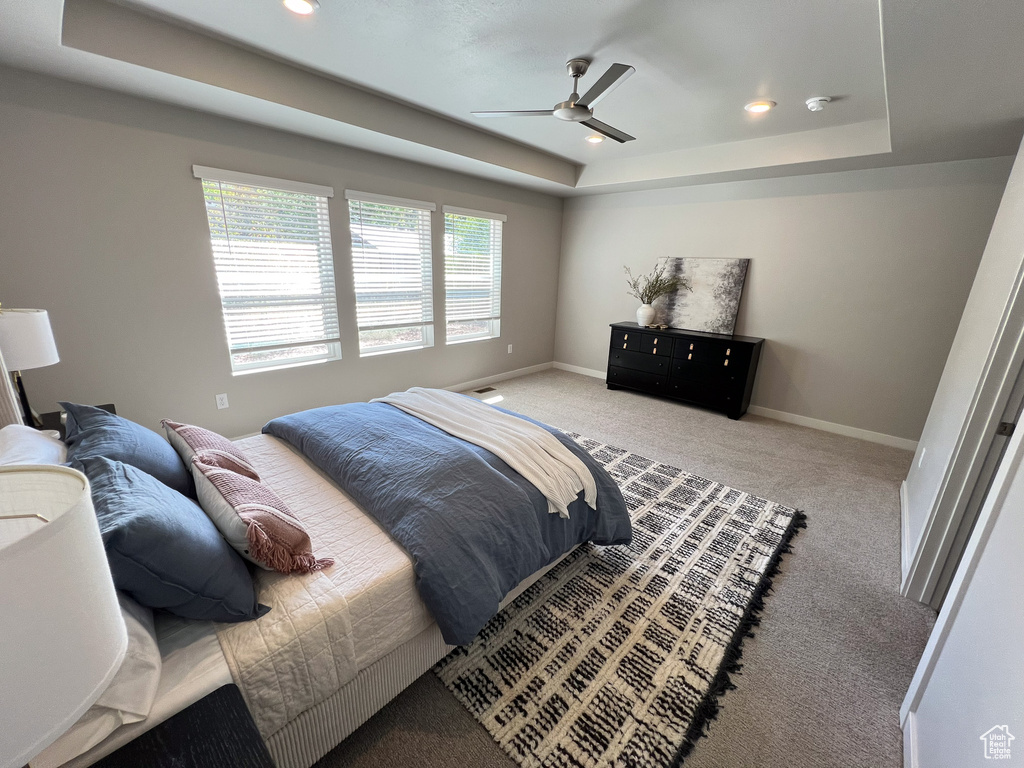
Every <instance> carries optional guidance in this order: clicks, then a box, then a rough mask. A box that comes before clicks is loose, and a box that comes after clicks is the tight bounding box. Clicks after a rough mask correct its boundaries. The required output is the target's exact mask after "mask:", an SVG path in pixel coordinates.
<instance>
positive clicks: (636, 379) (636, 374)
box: [608, 365, 668, 394]
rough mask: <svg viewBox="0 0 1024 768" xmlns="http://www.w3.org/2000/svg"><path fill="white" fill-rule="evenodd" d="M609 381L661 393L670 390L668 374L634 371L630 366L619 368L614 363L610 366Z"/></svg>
mask: <svg viewBox="0 0 1024 768" xmlns="http://www.w3.org/2000/svg"><path fill="white" fill-rule="evenodd" d="M608 383H609V384H614V385H616V386H619V387H633V388H635V389H644V390H647V391H648V392H655V393H661V394H665V393H667V392H668V376H659V375H658V374H656V373H648V372H647V371H634V370H631V369H629V368H617V367H615V366H613V365H609V366H608Z"/></svg>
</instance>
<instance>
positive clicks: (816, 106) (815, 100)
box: [806, 96, 832, 112]
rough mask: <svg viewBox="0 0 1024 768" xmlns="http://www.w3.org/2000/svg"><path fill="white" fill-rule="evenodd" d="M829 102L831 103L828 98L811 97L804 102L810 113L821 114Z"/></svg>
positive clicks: (830, 99)
mask: <svg viewBox="0 0 1024 768" xmlns="http://www.w3.org/2000/svg"><path fill="white" fill-rule="evenodd" d="M830 101H832V98H831V97H830V96H812V97H811V98H809V99H808V100H807V101H806V104H807V108H808V109H809V110H811V112H821V110H823V109H824V108H825V105H826V104H828V103H829V102H830Z"/></svg>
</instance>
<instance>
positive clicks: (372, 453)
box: [263, 403, 632, 645]
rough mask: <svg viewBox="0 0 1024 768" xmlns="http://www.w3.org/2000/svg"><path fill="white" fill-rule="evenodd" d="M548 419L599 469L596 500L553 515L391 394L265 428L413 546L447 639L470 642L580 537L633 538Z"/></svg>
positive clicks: (607, 487)
mask: <svg viewBox="0 0 1024 768" xmlns="http://www.w3.org/2000/svg"><path fill="white" fill-rule="evenodd" d="M514 415H517V416H518V415H519V414H514ZM521 418H526V417H525V416H522V417H521ZM527 421H532V419H527ZM534 423H535V424H536V423H539V422H534ZM540 426H543V427H545V429H548V430H549V431H550V432H552V433H553V434H554V435H555V436H556V437H558V439H559V440H560V441H561V442H562V443H564V444H565V445H566V446H567V447H568V448H569V450H571V451H572V452H573V453H574V454H576V455H577V456H579V457H580V458H581V459H582V460H583V461H584V462H585V463H586V464H587V466H588V467H589V468H590V470H591V471H592V472H593V474H594V480H595V481H596V482H597V490H598V493H597V510H596V511H595V510H592V509H590V508H589V507H588V506H587V505H586V503H585V502H584V501H583V499H582V494H581V497H580V498H578V499H577V500H576V501H575V502H573V503H572V504H571V505H570V506H569V519H567V520H566V519H563V518H561V517H559V516H558V515H552V514H549V513H548V504H547V500H546V499H545V498H544V496H543V494H541V492H540V491H538V490H537V489H536V488H535V487H534V486H533V485H532V484H530V483H529V482H527V481H526V480H525V479H524V478H523V477H522V476H521V475H520V474H519V473H518V472H516V471H514V470H513V469H511V468H510V467H509V466H508V465H507V464H506V463H505V462H504V461H502V460H501V459H499V458H497V457H496V456H494V454H492V453H490V452H488V451H486V450H484V449H483V448H479V447H478V446H475V445H472V444H471V443H467V442H465V441H464V440H460V439H458V438H455V437H452V436H451V435H449V434H447V433H446V432H444V431H442V430H440V429H438V428H437V427H434V426H432V425H430V424H427V423H426V422H423V421H421V420H419V419H417V418H416V417H414V416H410V415H409V414H407V413H405V412H404V411H401V410H399V409H398V408H395V407H394V406H391V405H387V404H385V403H352V404H349V405H336V406H329V407H326V408H315V409H313V410H309V411H303V412H301V413H295V414H291V415H289V416H283V417H281V418H279V419H274V420H273V421H271V422H269V423H268V424H267V425H266V426H265V427H264V428H263V431H264V432H265V433H266V434H269V435H274V436H275V437H279V438H281V439H283V440H287V441H288V442H289V443H291V444H292V445H293V446H295V448H297V449H298V450H299V451H300V452H301V453H302V454H303V455H304V456H306V458H308V459H309V460H310V461H312V462H313V463H314V464H316V465H317V466H318V467H320V469H322V470H323V471H324V472H326V473H327V474H328V475H330V476H331V477H332V478H333V479H334V480H335V482H337V483H338V485H339V486H340V487H341V488H343V489H344V490H345V492H346V493H348V494H349V495H350V496H351V497H352V498H353V499H355V500H356V502H358V503H359V505H360V506H361V507H362V508H363V509H364V510H366V511H367V512H369V513H370V514H371V515H373V516H374V517H375V518H376V519H377V520H378V521H379V522H380V523H381V525H383V526H384V527H385V529H387V531H388V532H389V533H390V534H391V535H392V537H394V538H395V539H396V540H397V541H398V542H399V543H400V544H401V545H402V546H403V547H405V549H406V550H407V551H408V552H409V554H410V555H411V556H412V559H413V563H414V568H415V572H416V585H417V588H418V589H419V592H420V595H421V597H422V598H423V601H424V602H425V603H426V605H427V607H428V608H429V609H430V611H431V613H432V614H433V616H434V619H435V620H436V621H437V624H438V626H439V627H440V628H441V632H442V634H443V635H444V639H445V641H446V642H447V643H449V644H452V645H465V644H467V643H469V642H470V641H471V640H472V639H473V638H474V637H475V636H476V634H477V633H478V632H479V631H480V629H481V628H482V627H483V626H484V624H486V623H487V621H488V619H490V618H491V617H492V616H493V615H494V614H495V613H497V611H498V603H499V602H501V600H502V599H503V598H504V597H505V595H507V594H508V593H509V591H511V590H512V589H513V588H514V587H515V586H516V585H517V584H519V582H520V581H522V580H523V579H525V578H526V577H527V576H529V575H531V574H532V573H534V572H536V571H538V570H539V569H541V568H543V567H544V566H545V565H548V564H549V563H552V562H554V561H555V560H557V559H558V558H559V557H561V556H562V555H563V554H564V553H566V552H568V551H569V550H571V549H572V548H573V547H575V546H576V545H577V544H580V543H582V542H584V541H592V542H594V543H596V544H625V543H628V542H629V541H630V539H631V537H632V530H631V528H630V523H629V515H628V514H627V511H626V505H625V502H624V501H623V499H622V494H621V493H620V491H619V488H618V486H617V485H616V484H615V481H614V480H612V478H611V477H610V476H609V475H608V473H607V472H606V471H605V470H604V468H603V467H601V466H600V465H599V464H598V463H597V462H596V461H594V459H593V458H591V456H590V455H589V454H588V453H587V452H586V451H584V450H583V449H582V448H580V447H579V446H578V445H576V443H575V442H574V441H573V440H571V439H570V438H568V437H566V436H565V435H563V434H562V433H561V432H558V431H557V430H555V429H552V428H550V427H546V426H545V425H543V424H541V425H540Z"/></svg>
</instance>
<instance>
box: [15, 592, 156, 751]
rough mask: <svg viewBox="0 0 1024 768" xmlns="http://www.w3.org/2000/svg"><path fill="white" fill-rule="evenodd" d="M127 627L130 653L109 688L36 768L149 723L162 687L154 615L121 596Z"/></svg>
mask: <svg viewBox="0 0 1024 768" xmlns="http://www.w3.org/2000/svg"><path fill="white" fill-rule="evenodd" d="M117 598H118V600H119V601H120V603H121V616H122V617H124V623H125V626H126V627H127V628H128V651H127V652H126V653H125V656H124V661H123V662H121V667H120V668H119V669H118V670H117V674H115V675H114V678H113V680H111V681H110V685H109V686H108V687H107V689H106V690H105V691H104V692H103V693H102V694H100V697H99V698H98V699H97V700H96V703H94V704H93V705H92V706H91V707H90V708H89V709H87V710H86V711H85V714H84V715H82V717H81V718H79V720H78V722H77V723H75V724H74V725H73V726H71V728H70V729H68V731H67V732H66V733H65V734H64V735H63V736H61V737H60V738H59V739H57V740H56V741H55V742H53V744H51V745H50V746H48V747H47V748H46V749H44V750H43V751H42V752H41V753H40V754H39V755H38V756H37V757H35V758H34V759H33V760H32V768H56V767H57V766H59V765H63V764H64V763H66V762H68V761H69V760H72V759H74V758H76V757H78V756H79V755H81V754H83V753H84V752H87V751H89V750H90V749H92V748H93V747H94V746H96V745H97V744H99V743H100V742H101V741H103V740H104V739H105V738H107V736H109V735H110V734H111V733H113V732H114V731H116V730H117V729H118V728H120V727H121V726H122V725H126V724H127V723H137V722H139V721H140V720H145V719H146V716H147V715H148V714H149V710H150V709H152V707H153V700H154V699H155V698H156V690H157V686H158V685H159V684H160V670H161V661H160V647H159V646H158V645H157V642H156V629H155V627H154V625H153V611H152V610H150V609H149V608H146V607H145V606H142V605H139V604H138V603H136V602H135V601H134V600H132V599H131V598H130V597H128V596H127V595H125V594H124V593H122V592H118V593H117Z"/></svg>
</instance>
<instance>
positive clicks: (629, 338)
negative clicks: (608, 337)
mask: <svg viewBox="0 0 1024 768" xmlns="http://www.w3.org/2000/svg"><path fill="white" fill-rule="evenodd" d="M642 335H643V334H641V333H640V332H639V331H619V330H613V331H612V349H629V350H632V351H634V352H636V351H637V350H639V349H640V337H641V336H642Z"/></svg>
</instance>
